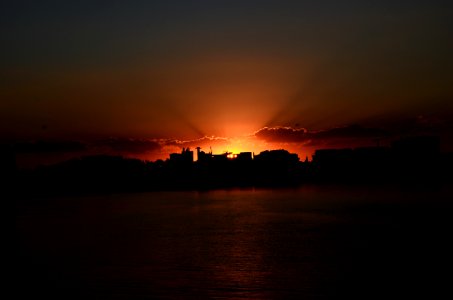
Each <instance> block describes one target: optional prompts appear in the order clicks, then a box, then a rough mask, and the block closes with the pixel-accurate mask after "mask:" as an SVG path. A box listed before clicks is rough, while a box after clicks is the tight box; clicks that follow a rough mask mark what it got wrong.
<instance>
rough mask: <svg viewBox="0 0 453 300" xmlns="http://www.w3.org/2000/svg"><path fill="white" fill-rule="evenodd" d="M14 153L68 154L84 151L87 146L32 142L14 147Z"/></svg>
mask: <svg viewBox="0 0 453 300" xmlns="http://www.w3.org/2000/svg"><path fill="white" fill-rule="evenodd" d="M13 148H14V151H15V152H16V153H24V154H25V153H27V154H28V153H30V154H31V153H68V152H81V151H85V150H86V148H87V146H86V145H85V144H84V143H82V142H77V141H33V142H22V143H16V144H15V145H14V147H13Z"/></svg>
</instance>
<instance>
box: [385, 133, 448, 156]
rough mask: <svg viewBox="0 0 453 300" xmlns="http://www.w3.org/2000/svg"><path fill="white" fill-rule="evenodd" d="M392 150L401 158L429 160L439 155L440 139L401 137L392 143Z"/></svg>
mask: <svg viewBox="0 0 453 300" xmlns="http://www.w3.org/2000/svg"><path fill="white" fill-rule="evenodd" d="M392 150H393V152H394V153H395V154H396V155H398V156H402V157H407V156H410V157H412V158H415V157H419V158H420V159H429V158H432V157H433V156H438V155H439V154H440V139H439V137H437V136H411V137H403V138H400V139H399V140H397V141H394V142H393V143H392Z"/></svg>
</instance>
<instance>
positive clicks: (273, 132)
mask: <svg viewBox="0 0 453 300" xmlns="http://www.w3.org/2000/svg"><path fill="white" fill-rule="evenodd" d="M387 135H388V132H387V131H385V130H383V129H379V128H367V127H362V126H360V125H348V126H343V127H336V128H330V129H326V130H319V131H311V132H310V131H308V130H307V129H305V128H292V127H264V128H262V129H260V130H258V131H257V132H256V133H255V136H256V137H257V138H259V139H262V140H265V141H267V142H284V143H304V144H309V143H310V144H317V143H319V142H323V143H324V142H328V140H338V139H348V140H349V139H360V138H364V139H370V138H380V137H385V136H387Z"/></svg>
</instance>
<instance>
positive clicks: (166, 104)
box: [0, 0, 453, 159]
mask: <svg viewBox="0 0 453 300" xmlns="http://www.w3.org/2000/svg"><path fill="white" fill-rule="evenodd" d="M0 5H1V6H0V24H1V32H0V39H1V45H2V47H1V49H0V54H1V57H2V60H1V70H0V99H1V102H0V139H1V140H2V141H6V142H14V143H16V142H21V143H36V141H53V142H54V143H56V142H58V141H77V142H81V143H83V145H84V147H85V148H89V149H97V150H96V151H102V149H110V150H114V152H115V151H116V152H119V153H129V154H131V153H132V154H136V155H137V156H140V157H145V158H150V159H155V158H159V157H161V158H164V157H166V156H167V155H168V152H171V151H176V150H179V148H181V147H183V146H191V147H195V146H196V145H198V144H200V145H201V146H202V147H209V146H212V147H213V149H214V151H215V152H221V151H224V150H232V151H241V150H242V151H244V150H251V151H260V150H264V149H266V148H287V149H290V150H292V151H295V152H297V153H299V154H300V155H301V156H305V155H309V154H310V153H311V152H312V151H313V149H315V148H320V147H329V146H332V147H333V146H335V147H338V146H355V145H369V144H372V143H373V141H374V139H375V138H377V137H380V136H386V137H389V136H391V137H394V136H401V135H406V134H418V133H430V134H431V133H433V134H439V135H441V136H442V139H443V140H442V143H443V145H444V147H445V148H446V149H448V150H450V149H452V148H453V147H452V145H453V142H452V141H453V139H452V135H451V129H452V128H453V127H452V122H451V120H452V116H453V55H452V54H451V53H453V39H452V36H453V4H452V2H451V1H281V0H279V1H266V0H260V1H246V0H244V1H234V0H229V1H213V0H211V1H182V0H179V1H171V0H166V1H113V0H112V1H94V0H91V1H71V2H69V1H20V0H17V1H2V3H1V4H0ZM35 148H36V147H35ZM63 148H64V147H63ZM59 149H61V147H60V148H59ZM63 152H64V151H63Z"/></svg>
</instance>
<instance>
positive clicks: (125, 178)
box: [1, 136, 453, 194]
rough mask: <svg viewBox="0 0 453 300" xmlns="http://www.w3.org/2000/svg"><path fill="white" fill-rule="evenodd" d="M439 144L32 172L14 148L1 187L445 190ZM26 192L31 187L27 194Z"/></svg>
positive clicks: (118, 162) (112, 160) (447, 161)
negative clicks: (19, 164)
mask: <svg viewBox="0 0 453 300" xmlns="http://www.w3.org/2000/svg"><path fill="white" fill-rule="evenodd" d="M439 144H440V141H439V138H437V137H433V136H423V137H421V136H415V137H406V138H401V139H399V140H396V141H394V142H393V143H392V144H391V146H389V147H382V146H376V147H366V148H354V149H352V148H344V149H319V150H316V151H315V153H314V155H313V159H312V161H308V159H305V160H304V161H303V162H302V161H301V160H300V159H299V157H298V155H297V154H294V153H290V152H288V151H287V150H283V149H280V150H266V151H263V152H261V153H259V154H255V153H252V152H241V153H231V152H224V153H221V154H213V153H212V151H209V152H205V151H203V150H202V149H201V148H200V147H198V148H196V154H197V156H196V157H197V159H196V160H195V158H194V151H192V150H191V149H189V148H183V149H182V151H181V153H173V154H170V157H169V158H168V159H167V160H165V161H163V160H158V161H155V162H148V161H142V160H138V159H130V158H123V157H121V156H107V155H97V156H86V157H81V158H78V159H72V160H69V161H65V162H62V163H58V164H55V165H51V166H43V167H39V168H37V169H35V170H32V171H20V170H16V168H15V164H14V154H13V153H12V151H11V149H10V148H8V149H3V150H2V165H4V166H5V168H2V174H1V175H2V181H3V182H6V183H8V185H9V188H10V189H11V190H12V191H15V192H25V193H38V194H39V193H44V194H49V193H57V194H58V193H68V194H78V193H86V192H135V191H147V190H187V189H215V188H229V187H247V186H256V187H284V186H297V185H300V184H304V183H341V184H388V183H395V184H407V183H409V184H411V183H417V184H419V183H422V184H444V183H446V182H448V181H449V180H451V178H450V177H449V176H448V175H446V174H448V171H449V170H451V169H452V166H453V163H452V162H453V155H452V154H451V153H441V152H440V147H439ZM23 187H26V189H24V188H23Z"/></svg>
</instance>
